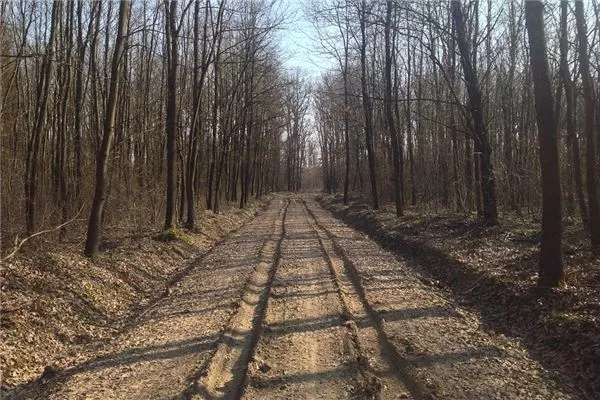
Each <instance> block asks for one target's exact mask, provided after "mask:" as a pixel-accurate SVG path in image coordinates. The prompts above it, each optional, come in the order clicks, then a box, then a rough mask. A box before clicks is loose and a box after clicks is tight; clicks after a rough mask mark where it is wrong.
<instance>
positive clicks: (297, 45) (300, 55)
mask: <svg viewBox="0 0 600 400" xmlns="http://www.w3.org/2000/svg"><path fill="white" fill-rule="evenodd" d="M281 4H282V6H283V8H284V9H286V10H287V12H286V14H288V15H289V18H288V21H287V23H286V24H285V26H284V28H283V30H282V31H281V32H280V33H279V34H280V36H281V49H282V53H283V56H284V59H285V61H284V65H285V66H286V67H287V68H288V69H290V70H292V69H295V68H300V69H302V70H304V71H306V73H307V75H308V76H310V78H311V80H316V79H317V78H319V76H320V75H321V74H322V73H323V72H325V71H326V70H327V69H328V68H331V65H332V62H331V60H330V59H329V57H327V56H326V55H324V54H320V52H319V50H318V46H317V42H316V41H315V40H314V36H311V35H315V29H314V27H313V26H312V24H311V22H310V21H309V20H308V19H307V17H306V15H305V13H304V11H303V9H304V4H305V1H303V0H281Z"/></svg>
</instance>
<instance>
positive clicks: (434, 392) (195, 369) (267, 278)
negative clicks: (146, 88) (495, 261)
mask: <svg viewBox="0 0 600 400" xmlns="http://www.w3.org/2000/svg"><path fill="white" fill-rule="evenodd" d="M14 397H16V398H36V397H37V398H51V399H108V398H115V399H171V398H194V399H216V398H227V399H229V398H231V399H237V398H243V399H348V398H354V399H371V398H373V399H375V398H377V399H405V398H406V399H410V398H414V399H427V398H429V399H437V398H440V399H442V398H443V399H567V398H579V397H580V395H579V394H578V392H577V391H576V389H575V388H573V387H572V386H571V385H570V383H569V382H568V380H566V379H565V378H564V377H561V376H560V375H558V374H557V373H555V372H553V371H545V370H543V369H542V368H541V367H540V365H539V364H538V363H537V362H536V361H535V360H532V359H530V358H529V357H528V355H527V354H526V352H525V351H524V350H522V349H521V348H520V347H519V345H518V343H516V342H514V341H510V340H508V339H506V338H504V337H501V336H497V335H494V334H493V333H490V332H485V331H484V330H482V329H481V327H480V323H479V320H478V318H477V316H476V315H475V314H473V313H470V312H469V311H467V310H464V309H461V308H459V307H457V306H456V305H455V304H454V303H453V301H452V299H451V298H448V296H447V295H445V294H444V293H443V292H441V291H440V290H439V289H438V288H436V287H435V286H434V285H431V284H429V282H427V280H426V279H424V278H423V277H420V276H418V275H417V274H416V273H415V272H414V271H412V270H411V269H410V266H408V265H406V263H405V262H404V261H403V260H399V259H397V258H396V257H394V256H393V255H391V254H390V253H388V252H386V251H384V250H382V249H381V248H380V247H379V246H378V245H377V244H375V243H374V242H373V241H371V240H370V239H369V238H367V237H365V236H364V235H362V234H360V233H358V232H356V231H354V230H352V229H351V228H349V227H347V226H346V225H345V224H343V223H342V222H340V221H339V220H336V219H335V218H334V217H332V216H331V214H329V213H328V212H327V211H325V210H323V209H322V208H320V207H319V206H318V205H317V203H315V202H314V201H313V200H312V199H310V198H309V197H299V196H287V197H286V196H277V197H275V199H274V200H273V201H272V202H271V204H270V205H269V207H268V208H267V210H265V211H264V212H262V213H261V214H260V215H259V216H258V218H257V219H256V220H255V221H254V222H252V223H251V224H249V225H247V226H246V227H245V228H243V229H241V230H240V231H238V232H237V233H236V234H235V235H234V236H232V237H231V238H230V239H228V240H226V241H225V242H224V243H223V244H221V245H219V246H218V247H216V248H215V249H214V250H213V251H212V252H211V253H210V254H208V255H207V256H206V257H204V258H203V259H202V260H199V261H198V264H197V266H196V267H195V268H193V269H192V270H191V272H190V274H189V275H188V276H187V277H185V278H184V279H183V280H182V281H181V282H180V284H179V286H178V287H177V288H176V289H175V290H174V291H173V292H172V293H171V294H170V295H169V296H167V297H165V298H164V300H163V301H161V302H159V303H157V304H155V305H154V307H153V308H152V309H149V310H147V312H146V313H145V314H144V315H143V316H141V317H140V319H139V323H138V324H137V325H135V326H134V327H133V328H132V329H131V330H129V331H128V332H126V333H125V334H123V335H122V336H121V337H118V338H116V339H115V340H114V341H113V342H112V343H111V344H110V345H108V346H106V347H105V348H103V349H102V350H101V353H100V354H90V358H89V361H88V362H86V363H84V364H82V365H78V366H74V367H73V368H71V369H68V370H65V371H60V372H59V373H57V374H56V376H54V377H48V379H46V380H44V381H43V382H40V383H39V384H37V385H32V386H31V387H28V388H25V389H23V390H21V391H20V392H19V393H15V394H14Z"/></svg>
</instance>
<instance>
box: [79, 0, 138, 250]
mask: <svg viewBox="0 0 600 400" xmlns="http://www.w3.org/2000/svg"><path fill="white" fill-rule="evenodd" d="M130 12H131V2H129V1H122V2H121V4H120V6H119V24H118V28H117V38H116V41H115V48H114V50H113V57H112V63H111V69H110V87H109V90H108V101H107V103H106V113H105V116H104V132H103V135H102V143H101V145H100V149H99V151H98V157H97V160H96V183H95V191H94V201H93V203H92V209H91V211H90V219H89V223H88V231H87V239H86V243H85V255H87V256H88V257H94V256H96V254H97V253H98V249H99V246H100V241H101V237H102V218H103V215H104V203H105V201H106V196H107V182H106V180H107V175H108V157H109V155H110V150H111V147H112V143H113V139H114V136H115V120H116V115H117V102H118V98H117V95H118V91H119V82H120V78H121V75H120V74H119V65H120V62H121V57H122V55H123V51H124V48H125V46H124V42H125V36H126V34H127V26H128V25H129V15H130Z"/></svg>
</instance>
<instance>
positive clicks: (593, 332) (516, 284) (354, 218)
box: [319, 196, 600, 399]
mask: <svg viewBox="0 0 600 400" xmlns="http://www.w3.org/2000/svg"><path fill="white" fill-rule="evenodd" d="M319 202H320V203H321V205H322V206H324V207H325V208H326V209H328V210H330V211H331V212H333V213H334V214H335V216H336V217H338V218H341V219H343V220H344V221H346V222H347V223H348V224H350V225H351V226H352V227H354V228H356V229H359V230H360V231H362V232H364V233H366V234H368V235H369V237H371V238H373V239H374V240H376V241H377V242H378V243H379V244H381V245H383V246H384V247H385V248H386V249H389V250H392V251H393V252H394V254H395V255H396V256H397V257H399V258H400V259H402V261H403V262H404V263H405V264H406V265H407V266H408V267H410V268H411V270H412V271H413V272H415V273H416V274H417V275H418V276H419V277H420V279H421V281H422V282H424V283H425V284H426V285H428V286H432V287H436V288H439V289H441V290H442V291H444V292H446V296H447V297H449V298H452V299H453V301H455V302H456V303H457V304H459V305H461V306H462V307H465V308H467V309H469V310H471V311H473V312H475V313H476V314H477V316H478V318H479V321H480V323H481V325H482V328H483V329H485V330H486V331H488V332H492V333H498V334H500V335H506V336H507V337H510V338H512V340H516V341H518V342H519V343H520V345H521V346H522V347H523V348H524V349H525V350H526V351H527V352H528V353H529V354H530V356H531V357H533V358H535V359H537V360H538V361H539V362H541V364H542V365H543V366H544V367H546V368H547V369H548V370H549V371H557V372H548V374H551V375H553V376H554V377H555V378H556V379H559V380H560V379H564V378H565V377H566V378H570V379H572V381H573V382H574V384H575V385H576V387H577V389H578V391H579V392H580V394H581V396H583V397H585V398H588V399H596V398H598V397H599V396H600V386H599V384H600V335H598V326H599V324H600V292H599V291H598V286H599V284H600V263H598V262H597V260H596V261H595V260H594V259H593V258H592V256H591V254H590V251H589V241H588V240H587V237H586V234H585V232H584V231H583V230H582V229H581V227H580V226H579V225H577V224H575V223H573V221H570V220H567V221H566V226H565V228H566V229H565V234H564V251H565V259H564V261H565V267H566V273H567V279H566V284H565V286H564V287H562V288H559V289H555V290H553V291H551V292H550V293H544V294H542V293H539V292H538V291H537V290H536V286H535V284H536V278H537V260H538V253H539V245H540V240H541V235H540V231H539V229H540V226H539V222H536V221H533V220H527V219H524V218H522V217H516V216H514V215H510V214H505V215H503V217H502V225H501V226H498V227H489V226H485V225H482V224H481V223H479V222H478V221H477V220H476V219H475V218H474V217H468V216H465V215H457V214H446V215H435V216H433V215H426V214H422V213H421V214H418V213H416V212H414V211H411V210H408V211H407V215H406V216H405V217H401V218H396V217H395V215H394V214H393V213H392V209H391V207H385V208H384V209H383V210H381V211H374V210H372V209H370V208H369V207H368V206H366V205H364V204H361V203H351V204H350V205H349V206H344V205H343V204H342V202H341V198H339V197H333V196H322V197H321V198H320V200H319Z"/></svg>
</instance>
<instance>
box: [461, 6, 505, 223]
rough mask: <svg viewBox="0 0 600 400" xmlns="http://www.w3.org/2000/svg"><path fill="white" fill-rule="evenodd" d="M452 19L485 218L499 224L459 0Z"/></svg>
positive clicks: (488, 151) (485, 134)
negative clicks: (471, 128)
mask: <svg viewBox="0 0 600 400" xmlns="http://www.w3.org/2000/svg"><path fill="white" fill-rule="evenodd" d="M452 19H453V21H454V24H455V27H456V40H457V45H458V49H459V52H460V58H461V64H462V67H463V71H464V76H465V84H466V87H467V93H468V96H469V105H470V111H471V117H472V119H473V136H474V138H475V151H476V153H478V154H479V161H480V163H479V167H480V175H481V176H480V180H481V194H482V200H483V218H484V220H485V221H486V223H488V224H490V225H497V224H498V210H497V205H496V182H495V178H494V169H493V166H492V159H491V155H492V154H491V153H492V150H491V148H490V143H489V137H488V131H487V127H486V125H485V121H484V119H483V101H482V97H481V90H480V87H479V82H478V78H477V72H476V69H475V65H474V62H473V60H472V57H471V52H470V50H469V48H470V46H469V42H468V41H467V37H466V33H465V32H466V30H465V23H464V18H463V12H462V8H461V4H460V1H452Z"/></svg>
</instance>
